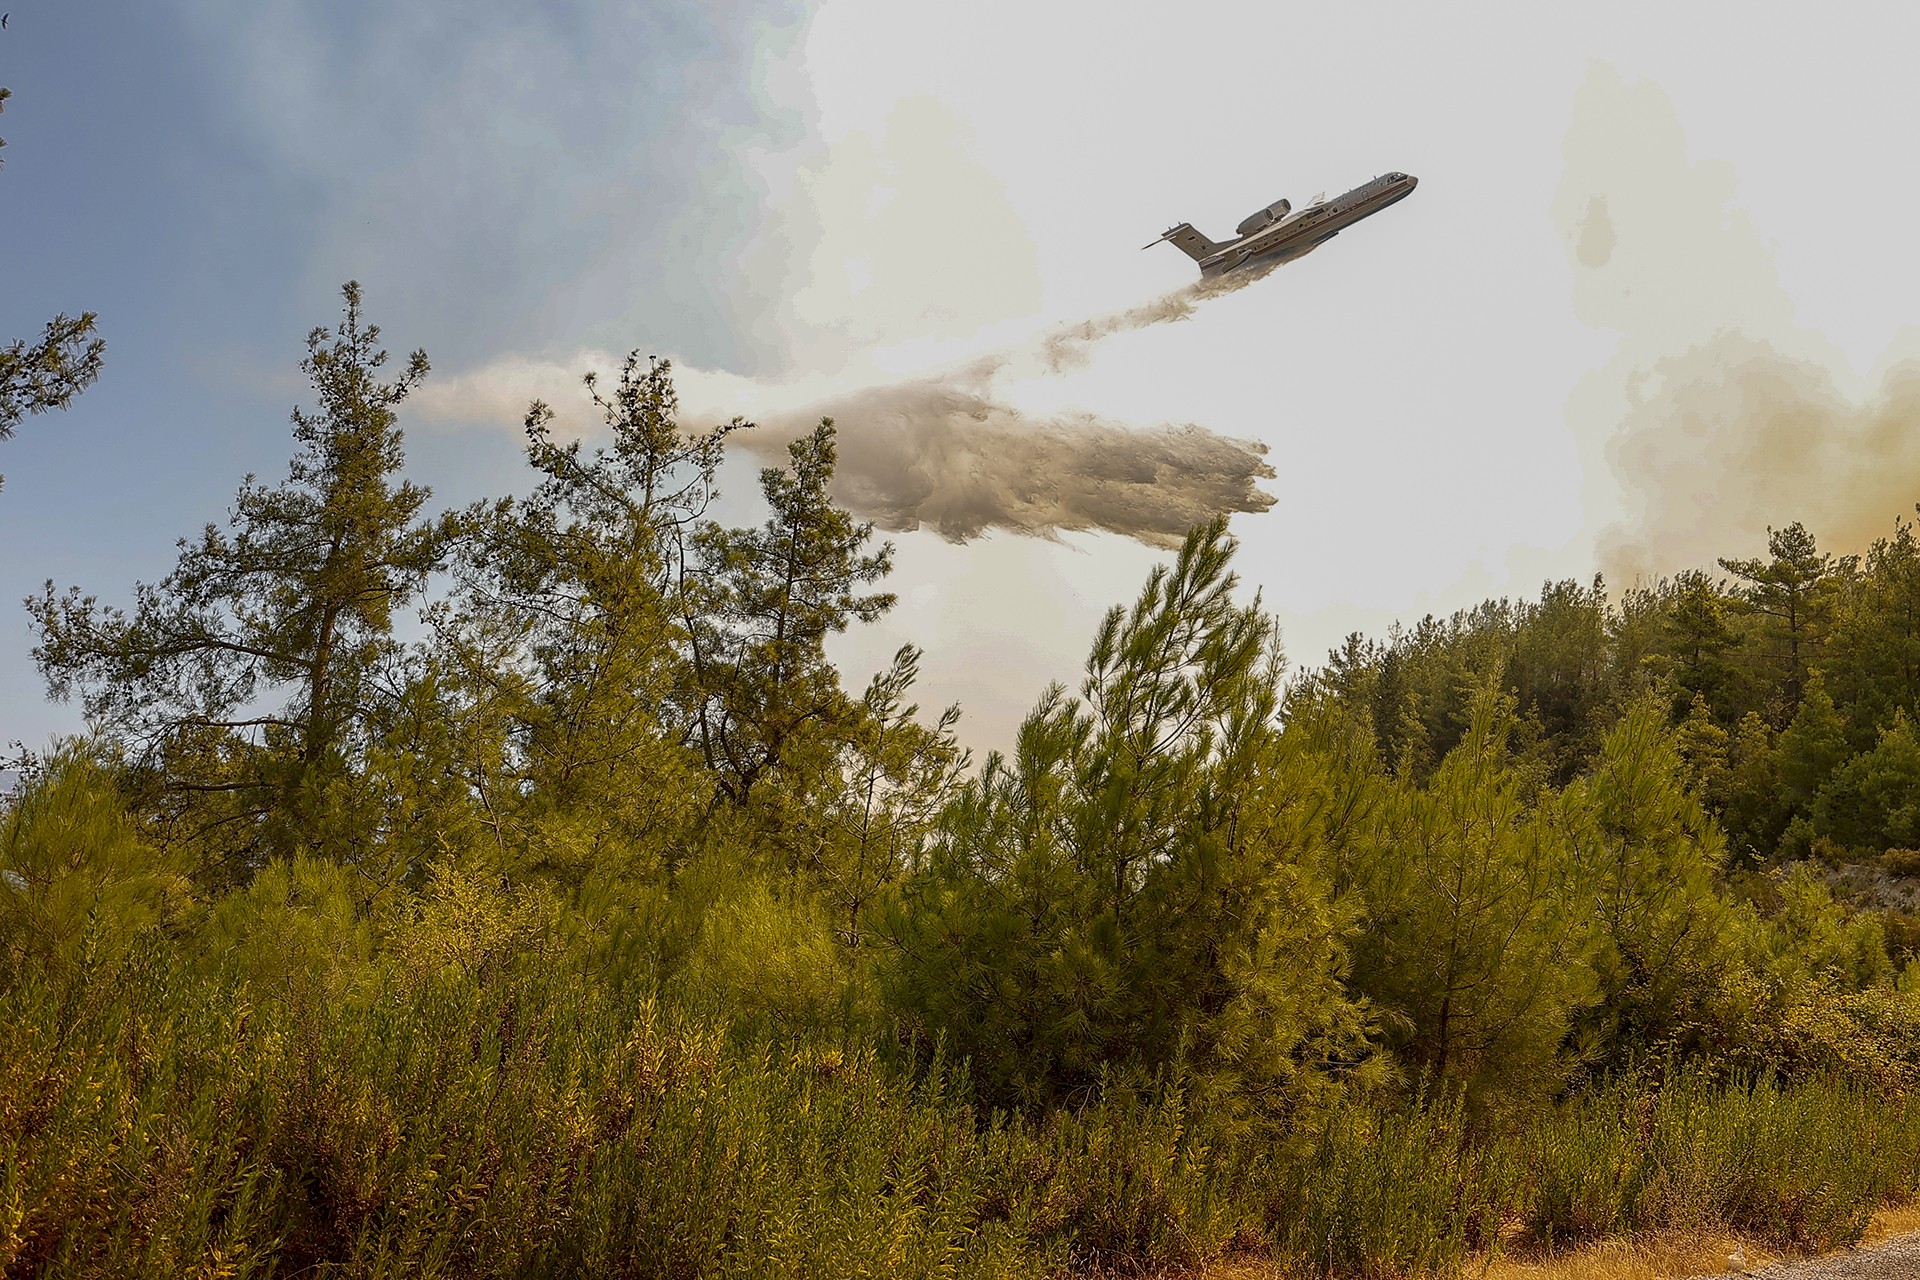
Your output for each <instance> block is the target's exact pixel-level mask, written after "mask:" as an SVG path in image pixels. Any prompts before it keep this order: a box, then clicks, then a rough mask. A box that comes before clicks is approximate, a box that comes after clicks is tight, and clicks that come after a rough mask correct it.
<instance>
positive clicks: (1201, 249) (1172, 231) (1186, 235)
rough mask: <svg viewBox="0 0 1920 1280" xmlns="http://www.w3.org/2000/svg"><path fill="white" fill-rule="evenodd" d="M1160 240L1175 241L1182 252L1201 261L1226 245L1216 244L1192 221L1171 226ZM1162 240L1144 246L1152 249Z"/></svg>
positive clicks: (1196, 260)
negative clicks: (1194, 226)
mask: <svg viewBox="0 0 1920 1280" xmlns="http://www.w3.org/2000/svg"><path fill="white" fill-rule="evenodd" d="M1160 240H1171V241H1173V243H1174V245H1175V246H1176V247H1177V248H1178V249H1179V250H1180V252H1182V253H1184V254H1186V255H1187V256H1188V257H1189V258H1192V259H1193V260H1194V261H1195V262H1199V261H1201V260H1202V259H1204V258H1208V257H1210V256H1212V255H1213V254H1216V253H1218V252H1220V250H1221V249H1222V248H1223V247H1224V246H1222V245H1217V244H1215V243H1214V242H1213V241H1211V240H1209V239H1207V238H1206V237H1205V236H1203V235H1201V234H1200V233H1199V232H1198V231H1195V230H1194V229H1193V224H1192V223H1191V222H1183V223H1181V224H1180V225H1179V226H1177V227H1171V228H1169V229H1168V230H1167V232H1166V233H1165V234H1164V235H1162V236H1161V237H1160ZM1160 240H1155V241H1154V242H1153V244H1149V245H1144V246H1142V247H1143V248H1147V249H1151V248H1153V245H1154V244H1159V243H1160Z"/></svg>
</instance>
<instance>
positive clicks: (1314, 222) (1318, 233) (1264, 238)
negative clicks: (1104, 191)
mask: <svg viewBox="0 0 1920 1280" xmlns="http://www.w3.org/2000/svg"><path fill="white" fill-rule="evenodd" d="M1419 185H1420V180H1419V179H1418V178H1415V177H1413V176H1412V175H1410V174H1405V173H1389V174H1385V175H1383V176H1381V177H1378V178H1375V179H1374V180H1373V181H1372V182H1369V183H1366V184H1364V185H1362V186H1358V187H1355V188H1354V189H1353V190H1351V191H1349V192H1347V193H1346V194H1345V195H1341V196H1336V197H1335V198H1333V199H1332V200H1324V201H1320V202H1317V203H1314V204H1310V205H1308V206H1307V207H1306V208H1304V209H1291V208H1288V207H1287V206H1286V205H1285V203H1284V202H1281V201H1276V202H1275V203H1274V204H1272V205H1269V206H1268V209H1267V210H1266V211H1262V213H1256V214H1254V215H1253V216H1252V217H1249V218H1248V219H1247V221H1246V222H1243V223H1242V224H1241V225H1242V226H1243V227H1245V226H1247V224H1248V223H1253V222H1255V221H1256V220H1257V219H1259V218H1261V217H1262V216H1263V213H1267V212H1271V211H1284V216H1278V217H1273V218H1272V219H1271V220H1270V221H1268V222H1267V223H1266V225H1264V226H1254V227H1252V228H1251V229H1249V230H1248V231H1246V233H1245V234H1243V235H1240V236H1238V237H1236V238H1234V239H1232V240H1229V241H1227V242H1226V243H1224V244H1215V243H1214V242H1213V241H1211V240H1208V239H1207V238H1206V237H1205V236H1203V235H1201V234H1200V233H1199V232H1197V231H1195V230H1194V229H1193V227H1192V224H1190V223H1182V224H1181V225H1180V226H1178V227H1175V228H1174V229H1173V230H1171V231H1169V232H1167V233H1166V235H1164V236H1162V237H1161V238H1162V239H1164V240H1172V241H1173V242H1174V244H1176V245H1178V246H1179V248H1180V249H1181V250H1182V251H1183V252H1184V253H1186V254H1187V255H1188V256H1189V257H1191V258H1193V259H1194V261H1195V262H1197V263H1198V264H1199V266H1200V274H1201V275H1202V276H1203V277H1212V276H1221V275H1225V274H1227V273H1228V272H1230V271H1238V270H1240V269H1241V268H1243V267H1249V266H1253V265H1255V264H1258V263H1270V262H1284V261H1286V260H1287V259H1289V258H1297V257H1299V256H1300V255H1301V254H1304V253H1307V252H1309V251H1311V250H1312V249H1314V248H1317V247H1318V246H1320V245H1322V244H1325V243H1326V242H1327V241H1328V240H1331V239H1332V238H1333V237H1334V236H1337V235H1339V234H1340V232H1341V231H1343V230H1345V229H1346V228H1347V227H1350V226H1352V225H1353V224H1354V223H1356V222H1358V221H1360V220H1361V219H1362V218H1370V217H1372V216H1373V215H1374V214H1376V213H1378V212H1380V211H1381V210H1382V209H1384V208H1386V207H1387V206H1388V205H1390V204H1393V203H1395V202H1397V201H1400V200H1404V199H1406V198H1407V197H1408V196H1409V195H1411V194H1412V193H1413V189H1414V188H1415V187H1417V186H1419Z"/></svg>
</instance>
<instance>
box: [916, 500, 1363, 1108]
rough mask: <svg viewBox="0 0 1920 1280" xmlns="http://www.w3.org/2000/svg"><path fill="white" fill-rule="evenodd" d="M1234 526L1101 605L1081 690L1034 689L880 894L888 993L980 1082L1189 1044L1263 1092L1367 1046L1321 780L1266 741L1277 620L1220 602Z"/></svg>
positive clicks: (1002, 1094)
mask: <svg viewBox="0 0 1920 1280" xmlns="http://www.w3.org/2000/svg"><path fill="white" fill-rule="evenodd" d="M1232 549H1233V543H1232V540H1231V539H1229V538H1228V537H1227V536H1226V531H1225V526H1224V524H1223V523H1216V524H1215V525H1213V526H1211V527H1209V528H1205V529H1200V530H1196V531H1195V532H1194V533H1193V534H1191V535H1190V536H1189V537H1188V539H1187V541H1186V544H1185V546H1184V547H1182V549H1181V552H1180V555H1179V557H1178V559H1177V560H1176V561H1175V563H1174V565H1173V566H1172V567H1171V568H1163V569H1158V570H1156V571H1155V572H1154V573H1153V575H1152V576H1151V577H1150V578H1149V580H1148V582H1147V585H1146V588H1145V589H1144V590H1143V591H1142V592H1141V595H1140V598H1139V600H1138V601H1137V602H1136V604H1135V605H1134V607H1133V609H1132V610H1131V611H1122V610H1119V609H1115V610H1113V611H1112V612H1111V613H1109V614H1108V616H1107V618H1106V620H1105V622H1104V623H1103V624H1102V626H1101V629H1100V632H1099V634H1098V636H1097V637H1096V639H1095V641H1094V645H1093V651H1092V654H1091V656H1090V657H1089V658H1088V662H1087V676H1086V680H1085V683H1084V684H1083V686H1082V697H1081V699H1080V700H1074V699H1072V698H1070V697H1068V695H1067V694H1066V693H1065V691H1064V690H1061V689H1059V688H1058V687H1057V686H1056V687H1055V688H1054V689H1052V690H1050V691H1049V692H1048V693H1047V694H1046V695H1045V696H1044V697H1043V698H1042V700H1041V702H1040V705H1039V706H1038V707H1037V708H1036V709H1035V710H1034V712H1033V714H1032V715H1030V716H1029V717H1028V718H1027V721H1026V723H1025V724H1024V725H1022V726H1021V729H1020V736H1019V742H1018V745H1017V747H1016V749H1015V752H1014V755H1013V757H1012V759H1011V760H1009V759H1007V758H1004V757H1002V756H999V755H998V754H995V755H994V756H992V757H990V758H989V759H988V761H987V764H986V768H985V770H984V771H983V773H982V774H981V776H980V777H979V778H978V779H977V780H976V781H974V782H972V783H970V784H969V785H968V787H967V788H966V790H965V792H964V793H963V794H962V795H961V797H960V798H959V799H958V800H957V801H956V803H955V805H954V807H953V809H952V810H951V811H950V814H949V816H948V819H947V821H946V822H945V823H944V824H943V827H942V830H941V831H940V834H939V837H938V839H937V841H936V844H935V847H934V849H933V851H932V854H931V856H930V860H929V863H928V866H927V868H926V869H925V871H924V872H922V873H921V874H919V875H918V876H916V877H914V878H913V879H912V880H910V881H909V882H908V883H907V884H906V886H905V887H904V890H903V892H902V894H901V895H900V897H899V899H898V901H897V903H896V904H895V910H894V912H893V913H892V916H891V918H890V921H889V925H888V929H889V932H890V935H891V937H892V939H893V942H894V944H895V947H896V948H897V956H896V957H895V959H894V961H893V963H892V965H891V966H890V970H889V978H888V981H889V990H890V993H891V994H890V999H891V1001H892V1002H893V1003H894V1005H895V1006H896V1007H898V1008H900V1009H902V1010H905V1011H907V1012H909V1013H910V1014H911V1015H912V1016H913V1017H914V1020H915V1021H914V1026H915V1027H916V1029H917V1030H918V1031H919V1032H920V1034H922V1035H924V1036H925V1037H927V1038H928V1040H929V1041H934V1040H938V1041H941V1042H943V1043H945V1044H946V1045H947V1047H948V1049H949V1051H951V1052H953V1053H955V1054H956V1055H958V1056H961V1057H964V1058H966V1059H967V1060H969V1061H970V1062H971V1063H972V1065H973V1071H974V1074H975V1079H976V1083H977V1085H978V1086H979V1087H980V1088H981V1089H982V1090H983V1091H984V1092H985V1094H986V1096H987V1097H989V1098H992V1099H995V1100H998V1101H1004V1102H1012V1103H1019V1104H1022V1105H1026V1106H1043V1105H1051V1104H1055V1103H1058V1102H1060V1101H1063V1100H1069V1099H1072V1098H1075V1097H1085V1096H1088V1095H1089V1094H1090V1092H1091V1091H1092V1090H1093V1089H1094V1088H1095V1087H1096V1085H1097V1083H1098V1081H1099V1080H1100V1079H1101V1078H1102V1077H1103V1074H1104V1073H1105V1072H1106V1071H1107V1070H1109V1069H1110V1068H1115V1067H1118V1066H1120V1065H1121V1064H1125V1063H1135V1064H1139V1065H1141V1066H1143V1067H1145V1068H1147V1069H1160V1068H1167V1067H1170V1066H1172V1065H1173V1064H1175V1063H1176V1062H1185V1063H1187V1064H1189V1065H1190V1066H1191V1067H1192V1069H1193V1070H1194V1071H1195V1072H1196V1073H1197V1075H1198V1078H1199V1079H1200V1080H1202V1081H1204V1082H1208V1083H1209V1084H1211V1085H1217V1086H1220V1087H1222V1088H1224V1089H1225V1090H1226V1091H1227V1093H1228V1094H1229V1095H1230V1096H1233V1097H1236V1098H1238V1099H1240V1100H1242V1101H1243V1102H1245V1103H1250V1104H1252V1105H1255V1106H1258V1107H1262V1108H1266V1109H1270V1110H1273V1111H1275V1112H1276V1113H1278V1112H1284V1111H1286V1110H1288V1109H1290V1108H1297V1107H1300V1106H1303V1105H1308V1104H1311V1103H1313V1102H1314V1101H1316V1100H1317V1099H1318V1098H1319V1097H1320V1096H1321V1095H1322V1094H1324V1092H1325V1091H1326V1089H1327V1087H1328V1084H1329V1083H1330V1081H1331V1080H1332V1079H1333V1078H1334V1077H1335V1076H1337V1075H1338V1074H1339V1072H1340V1071H1341V1070H1343V1069H1345V1067H1346V1066H1348V1065H1351V1064H1353V1063H1355V1062H1358V1061H1360V1060H1362V1059H1363V1058H1364V1057H1365V1056H1366V1054H1365V1049H1364V1043H1363V1035H1364V1031H1365V1016H1364V1013H1363V1011H1362V1010H1361V1009H1359V1008H1358V1007H1356V1006H1355V1005H1354V1004H1353V1003H1352V1002H1351V1001H1349V1000H1348V999H1347V998H1346V997H1345V995H1344V993H1343V992H1342V990H1341V983H1340V978H1341V976H1342V973H1343V970H1344V967H1345V955H1346V937H1347V933H1348V931H1349V928H1350V924H1351V916H1350V914H1349V910H1348V908H1347V907H1346V906H1345V904H1343V903H1341V902H1339V901H1338V900H1336V899H1335V897H1334V896H1333V894H1332V892H1331V890H1330V887H1329V885H1328V883H1327V881H1326V879H1325V875H1324V872H1323V870H1322V869H1321V867H1320V865H1319V861H1320V858H1321V852H1322V851H1321V844H1320V839H1321V837H1320V833H1319V830H1318V821H1317V819H1318V813H1317V809H1318V805H1319V801H1320V793H1321V792H1323V791H1324V789H1325V787H1324V784H1323V782H1322V781H1321V779H1320V778H1319V777H1318V776H1317V775H1316V769H1315V762H1314V761H1313V760H1312V759H1311V758H1310V757H1309V756H1308V755H1307V754H1306V753H1304V752H1300V751H1282V750H1281V749H1280V747H1279V743H1278V736H1277V725H1276V723H1275V715H1276V712H1277V709H1278V680H1279V663H1278V654H1277V650H1276V649H1275V647H1274V636H1273V629H1272V623H1271V622H1270V620H1268V619H1267V618H1266V617H1265V616H1263V615H1262V614H1260V613H1259V612H1258V610H1257V608H1254V607H1241V606H1237V605H1235V604H1234V603H1233V601H1232V598H1231V592H1232V589H1233V585H1234V579H1233V576H1232V574H1231V573H1230V571H1229V570H1228V567H1227V566H1228V561H1229V558H1230V556H1231V554H1232Z"/></svg>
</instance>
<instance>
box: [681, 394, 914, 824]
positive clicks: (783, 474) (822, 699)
mask: <svg viewBox="0 0 1920 1280" xmlns="http://www.w3.org/2000/svg"><path fill="white" fill-rule="evenodd" d="M787 453H788V458H789V465H788V467H787V468H784V469H783V468H778V467H769V468H766V469H765V470H763V471H762V472H761V473H760V488H761V492H762V493H763V494H765V496H766V499H767V503H768V505H769V506H771V507H772V508H773V514H772V516H771V517H770V518H769V519H768V520H767V522H766V523H765V525H763V526H762V527H761V528H759V529H723V528H721V527H720V526H719V525H716V524H711V523H709V524H707V525H705V526H704V527H703V528H702V529H701V531H700V533H699V534H698V536H697V538H696V540H695V544H694V561H693V565H692V567H691V568H690V569H689V572H688V581H687V583H686V584H685V586H684V587H683V588H682V590H681V592H680V594H679V595H678V597H677V601H678V607H679V609H680V611H681V621H682V624H683V625H684V627H685V629H686V634H687V645H688V661H689V675H690V687H689V692H688V704H689V705H688V717H689V721H690V729H691V738H692V740H693V742H694V743H695V744H696V745H697V746H698V747H699V749H700V751H701V753H702V754H703V756H704V758H705V760H706V764H707V768H708V770H709V771H710V773H711V775H712V777H713V779H714V786H715V794H716V796H717V797H719V798H722V799H724V800H726V801H728V802H730V803H731V804H733V805H735V806H737V807H744V806H745V805H746V804H747V803H748V801H749V800H750V799H752V798H753V796H754V794H755V792H756V789H757V788H758V787H759V786H760V784H761V783H762V782H764V781H765V780H767V779H768V778H769V776H771V775H774V774H776V773H777V772H778V771H779V770H780V768H781V766H782V764H783V763H785V762H786V760H787V757H788V754H789V752H790V751H792V750H793V749H795V748H796V747H797V746H799V745H801V744H802V743H803V742H804V740H805V738H806V737H807V735H809V734H810V733H813V732H814V731H820V730H831V729H832V728H834V727H835V726H838V725H844V724H847V723H849V722H850V721H851V720H852V719H854V718H856V717H857V715H858V711H857V709H856V708H855V706H854V703H853V700H852V699H850V698H848V697H847V695H846V693H845V692H844V691H843V690H842V689H841V687H840V679H839V674H838V672H836V671H835V670H834V668H833V665H832V664H831V663H830V662H828V661H827V657H826V640H827V637H828V636H829V635H832V634H833V633H835V632H838V631H843V630H845V629H846V627H847V626H848V624H849V623H851V622H853V621H855V620H858V621H861V622H871V621H873V620H874V619H876V618H878V617H880V616H881V615H882V614H883V613H885V612H886V611H887V610H888V609H891V608H892V607H893V603H894V597H893V596H892V594H891V593H888V592H872V593H870V594H863V592H864V589H865V588H866V587H868V586H870V585H871V584H873V583H875V582H877V581H879V580H880V579H881V578H883V577H885V576H886V574H887V573H888V572H889V571H890V570H891V568H892V566H893V547H892V544H890V543H887V544H882V546H881V547H880V549H879V550H878V551H875V552H868V551H867V550H866V549H865V548H866V546H867V543H868V542H869V541H870V540H871V538H872V536H873V526H872V525H871V524H868V523H864V522H860V521H856V520H854V519H853V517H852V516H850V515H848V514H847V512H846V511H845V510H843V509H842V508H841V507H839V506H838V505H836V504H835V503H834V501H833V499H832V497H831V496H830V495H829V493H828V491H827V490H828V485H829V484H830V483H831V481H832V479H833V469H834V461H835V445H834V430H833V422H832V420H831V419H822V420H821V422H820V425H819V426H817V427H815V428H814V430H813V431H812V432H811V433H810V434H808V435H807V436H805V437H804V438H802V439H800V440H796V441H794V442H793V443H792V444H790V445H788V446H787Z"/></svg>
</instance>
